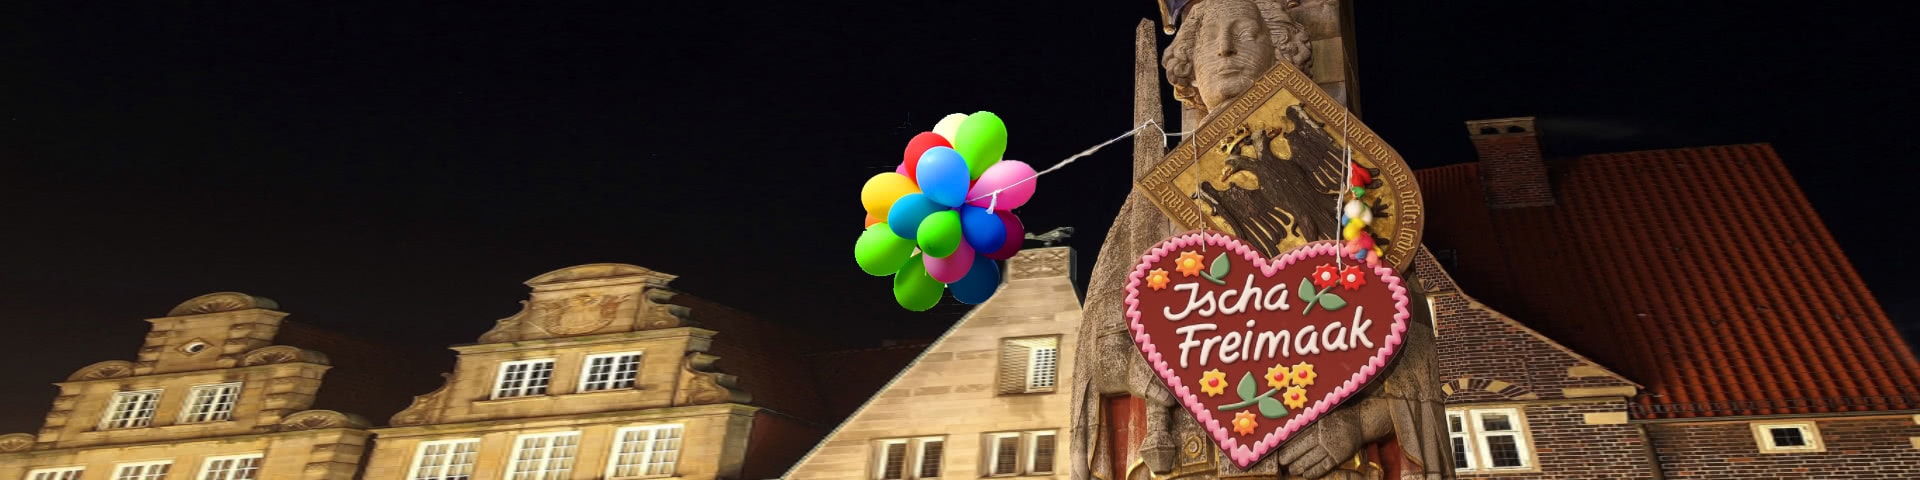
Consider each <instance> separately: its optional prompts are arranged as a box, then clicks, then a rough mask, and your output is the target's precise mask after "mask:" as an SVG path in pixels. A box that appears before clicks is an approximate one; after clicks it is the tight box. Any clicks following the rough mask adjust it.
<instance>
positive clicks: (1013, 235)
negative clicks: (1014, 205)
mask: <svg viewBox="0 0 1920 480" xmlns="http://www.w3.org/2000/svg"><path fill="white" fill-rule="evenodd" d="M994 215H998V216H1000V222H1001V223H1004V224H1006V225H1007V242H1006V243H1004V244H1001V245H1000V249H999V250H994V251H993V253H985V254H981V256H984V257H987V258H991V259H994V260H1006V259H1009V258H1013V256H1014V255H1015V254H1018V253H1020V246H1021V245H1023V244H1025V243H1026V242H1027V226H1026V224H1023V223H1020V216H1019V215H1014V214H1013V212H1007V211H1002V212H996V213H994Z"/></svg>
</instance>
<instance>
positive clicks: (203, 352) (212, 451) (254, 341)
mask: <svg viewBox="0 0 1920 480" xmlns="http://www.w3.org/2000/svg"><path fill="white" fill-rule="evenodd" d="M275 308H278V305H276V304H275V303H274V302H273V301H272V300H269V299H266V298H261V297H254V296H250V295H246V294H241V293H231V292H227V293H214V294H209V295H204V296H200V297H197V298H194V299H192V300H188V301H186V302H184V303H181V304H180V305H179V306H178V307H175V308H174V309H173V310H172V311H170V312H168V313H167V316H165V317H161V318H155V319H150V320H148V322H150V323H152V324H153V328H152V330H151V331H150V332H149V333H148V334H147V337H146V340H145V343H144V345H143V346H142V347H141V348H140V350H139V353H138V355H137V356H136V359H135V360H134V361H125V360H109V361H103V362H100V363H95V364H93V365H89V366H87V367H85V368H82V369H80V370H79V371H77V372H74V373H73V375H71V376H69V377H68V378H67V379H66V381H63V382H59V383H56V384H55V385H56V386H57V387H59V394H58V396H57V397H56V398H55V399H54V401H53V407H52V409H51V410H50V411H49V412H48V413H47V416H46V423H45V426H44V427H43V428H41V429H40V431H39V432H38V433H37V434H27V433H15V434H8V435H0V478H5V479H24V480H80V479H114V480H159V479H167V478H172V479H197V480H243V479H266V478H274V479H280V478H287V479H312V480H320V479H339V478H352V477H353V476H354V475H355V472H356V471H357V470H358V469H359V466H360V460H361V457H362V454H363V453H364V451H365V449H366V446H367V443H368V437H369V435H370V434H369V432H368V431H367V430H366V427H367V426H368V424H367V422H366V420H365V419H363V418H361V417H360V416H358V415H354V414H351V413H345V412H339V411H334V410H325V409H314V407H316V400H317V399H322V398H323V397H322V396H321V395H320V393H321V392H320V390H321V383H322V380H323V379H324V378H326V377H327V376H328V371H329V370H330V369H332V368H333V366H332V365H331V362H330V361H329V360H328V357H327V355H326V354H325V353H323V352H319V351H314V350H309V349H305V348H301V347H299V346H294V345H287V344H277V343H276V340H280V339H282V337H292V336H293V335H284V334H285V333H287V331H288V330H292V329H295V328H296V327H294V324H291V323H290V322H286V321H284V320H283V318H284V317H286V316H287V314H285V313H282V312H278V311H275V310H274V309H275ZM288 340H291V338H288ZM378 383H379V382H371V383H370V384H378ZM321 403H323V404H324V403H326V402H324V401H322V402H321Z"/></svg>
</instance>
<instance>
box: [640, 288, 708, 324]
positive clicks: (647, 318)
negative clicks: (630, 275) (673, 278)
mask: <svg viewBox="0 0 1920 480" xmlns="http://www.w3.org/2000/svg"><path fill="white" fill-rule="evenodd" d="M646 295H647V311H646V312H645V313H643V314H642V315H641V316H640V323H641V327H640V328H647V329H652V328H671V327H687V326H694V325H696V322H694V321H693V309H691V308H687V307H686V306H684V305H673V304H669V303H667V301H668V300H672V299H673V297H674V296H675V295H679V292H675V291H672V290H667V289H664V288H653V289H648V290H647V293H646Z"/></svg>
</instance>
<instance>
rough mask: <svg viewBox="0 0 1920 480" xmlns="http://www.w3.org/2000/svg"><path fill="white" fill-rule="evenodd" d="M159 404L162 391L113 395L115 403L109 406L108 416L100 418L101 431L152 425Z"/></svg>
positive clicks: (110, 403)
mask: <svg viewBox="0 0 1920 480" xmlns="http://www.w3.org/2000/svg"><path fill="white" fill-rule="evenodd" d="M159 403H160V390H142V391H138V392H120V393H116V394H113V401H112V402H109V403H108V404H107V414H106V415H105V416H103V417H101V418H100V429H101V430H112V429H118V428H140V427H145V426H148V425H152V424H153V410H154V407H155V406H157V405H159Z"/></svg>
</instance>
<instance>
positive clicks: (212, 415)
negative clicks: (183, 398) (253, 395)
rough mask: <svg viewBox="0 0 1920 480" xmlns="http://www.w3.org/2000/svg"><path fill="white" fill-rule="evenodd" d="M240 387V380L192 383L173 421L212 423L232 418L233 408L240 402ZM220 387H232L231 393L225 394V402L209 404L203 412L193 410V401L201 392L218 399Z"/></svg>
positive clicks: (180, 422)
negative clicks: (177, 415) (202, 383)
mask: <svg viewBox="0 0 1920 480" xmlns="http://www.w3.org/2000/svg"><path fill="white" fill-rule="evenodd" d="M240 387H241V385H240V382H230V383H210V384H206V385H194V386H193V388H191V389H188V390H187V402H186V403H185V404H183V405H181V406H180V418H178V419H175V420H174V423H176V424H188V423H213V422H225V421H229V420H233V409H234V407H235V406H237V405H239V404H240V392H241V391H242V390H241V389H240ZM222 389H232V391H233V393H232V394H231V395H228V396H227V401H226V403H224V404H211V405H210V406H209V407H208V408H207V410H206V411H204V412H195V411H194V408H195V407H196V405H195V404H194V402H195V401H198V400H200V398H201V395H202V392H209V393H207V395H212V396H213V397H212V398H214V399H218V398H220V397H219V392H220V390H222ZM223 408H224V409H223Z"/></svg>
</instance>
